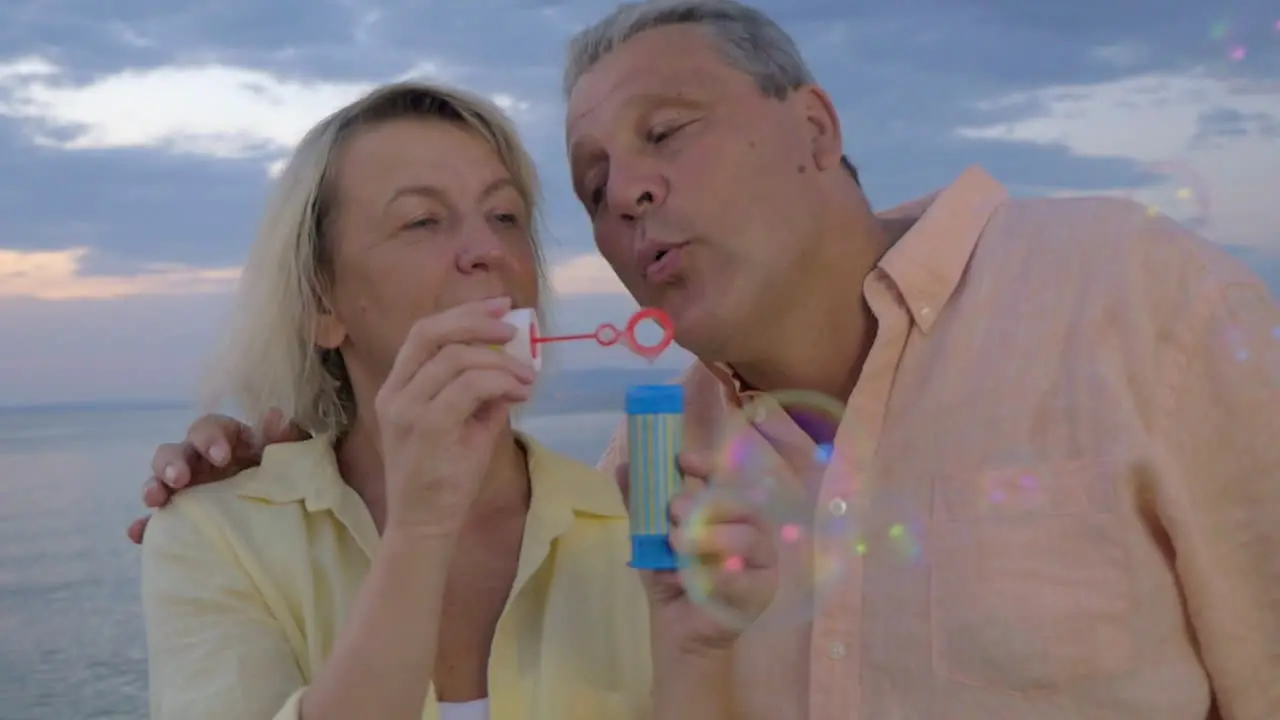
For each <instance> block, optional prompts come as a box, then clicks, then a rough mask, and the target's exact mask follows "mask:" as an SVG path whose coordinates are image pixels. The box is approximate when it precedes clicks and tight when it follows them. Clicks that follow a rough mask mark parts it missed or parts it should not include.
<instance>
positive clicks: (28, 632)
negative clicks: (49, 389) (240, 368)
mask: <svg viewBox="0 0 1280 720" xmlns="http://www.w3.org/2000/svg"><path fill="white" fill-rule="evenodd" d="M194 417H195V412H194V411H193V410H192V409H190V408H187V407H181V406H178V407H109V406H104V407H87V408H86V407H81V408H67V407H58V408H25V409H2V408H0V720H125V719H126V718H127V719H128V720H137V719H138V718H146V717H147V659H146V638H145V635H144V630H143V623H142V614H141V610H140V601H139V597H138V588H139V577H138V575H139V557H138V551H139V548H138V547H137V546H135V545H133V544H132V543H131V542H129V540H128V538H126V537H125V528H126V527H127V526H128V524H129V523H130V522H131V521H132V520H133V519H134V518H135V517H138V516H139V515H140V514H141V512H142V510H143V508H142V501H141V497H140V492H141V488H142V483H143V481H144V480H145V479H146V478H147V477H148V475H149V474H150V473H149V466H150V461H151V455H152V452H153V451H154V449H155V447H156V445H158V444H159V443H162V442H169V441H176V440H180V439H181V438H182V437H183V435H184V434H185V431H186V427H187V425H189V424H190V422H191V421H192V420H193V419H194ZM620 418H621V415H619V414H618V413H616V412H577V413H560V414H545V415H534V416H530V417H528V418H525V419H523V420H521V421H520V423H519V425H520V426H521V428H522V429H524V430H525V431H527V432H529V433H530V434H532V435H533V436H534V437H536V438H538V440H539V441H541V442H542V443H544V444H546V445H548V446H550V447H552V448H554V449H556V450H559V451H561V452H563V453H566V454H568V455H570V456H572V457H575V458H578V459H580V460H582V461H584V462H587V463H592V464H594V463H595V461H596V460H598V459H599V457H600V454H601V453H602V452H603V451H604V447H605V444H606V442H607V441H608V438H609V435H610V433H611V432H612V430H613V428H614V427H615V426H616V424H617V422H618V421H619V419H620Z"/></svg>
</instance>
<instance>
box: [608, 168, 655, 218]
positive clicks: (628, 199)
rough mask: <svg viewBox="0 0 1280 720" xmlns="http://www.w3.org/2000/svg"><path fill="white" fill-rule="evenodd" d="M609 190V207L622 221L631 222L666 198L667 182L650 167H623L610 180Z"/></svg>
mask: <svg viewBox="0 0 1280 720" xmlns="http://www.w3.org/2000/svg"><path fill="white" fill-rule="evenodd" d="M609 192H610V195H611V197H610V198H609V207H611V208H614V212H616V213H617V214H618V217H619V218H621V219H622V220H623V222H627V223H632V222H635V221H637V220H639V219H640V218H642V217H644V215H645V213H647V212H649V211H651V210H652V209H653V208H655V207H657V206H659V205H661V204H662V203H663V202H664V201H665V200H666V197H667V183H666V181H665V179H664V178H663V176H662V175H661V174H659V173H658V172H656V171H655V170H653V169H652V168H645V167H637V168H635V169H634V170H631V171H627V170H625V169H623V170H620V171H619V172H617V173H616V176H615V178H614V179H612V180H610V182H609Z"/></svg>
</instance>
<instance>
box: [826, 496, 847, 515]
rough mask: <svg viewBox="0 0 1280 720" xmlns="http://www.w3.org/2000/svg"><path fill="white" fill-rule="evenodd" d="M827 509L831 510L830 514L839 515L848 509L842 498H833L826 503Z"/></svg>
mask: <svg viewBox="0 0 1280 720" xmlns="http://www.w3.org/2000/svg"><path fill="white" fill-rule="evenodd" d="M827 509H828V510H830V511H831V514H832V515H835V516H836V517H840V516H841V515H844V514H845V513H846V512H847V511H848V510H849V503H847V502H845V501H844V498H835V499H834V500H832V501H831V502H829V503H827Z"/></svg>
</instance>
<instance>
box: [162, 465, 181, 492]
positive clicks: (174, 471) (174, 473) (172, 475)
mask: <svg viewBox="0 0 1280 720" xmlns="http://www.w3.org/2000/svg"><path fill="white" fill-rule="evenodd" d="M177 479H178V468H176V467H174V466H172V465H166V466H165V468H164V482H165V484H166V485H168V486H169V487H173V481H174V480H177Z"/></svg>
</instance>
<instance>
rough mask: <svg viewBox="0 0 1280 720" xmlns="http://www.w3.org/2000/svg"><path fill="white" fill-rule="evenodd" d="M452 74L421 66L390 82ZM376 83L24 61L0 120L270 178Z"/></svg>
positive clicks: (68, 140)
mask: <svg viewBox="0 0 1280 720" xmlns="http://www.w3.org/2000/svg"><path fill="white" fill-rule="evenodd" d="M452 72H453V71H452V70H451V69H450V68H448V67H447V66H446V65H444V64H442V63H435V62H424V63H419V64H417V65H415V66H413V67H412V68H410V69H409V70H408V71H407V72H405V73H403V74H401V75H400V76H398V77H396V78H393V79H395V80H406V79H410V78H422V77H432V78H448V77H449V76H450V74H451V73H452ZM375 85H376V82H374V81H367V82H357V81H337V80H324V79H317V78H303V77H284V76H280V75H276V74H273V73H271V72H267V71H265V70H261V69H255V68H251V67H242V66H236V65H227V64H220V63H203V64H185V65H162V66H158V67H152V68H145V69H127V70H121V71H119V72H115V73H110V74H105V75H100V76H98V77H95V78H92V79H90V80H86V81H83V82H77V81H76V80H74V79H73V78H72V77H71V75H70V74H69V73H68V72H67V71H66V70H64V69H63V68H61V67H59V66H58V65H57V64H55V63H53V62H51V61H49V60H48V59H46V58H44V57H41V56H29V57H23V58H18V59H15V60H10V61H8V62H2V63H0V116H8V117H10V118H14V119H17V120H20V121H25V123H26V129H27V131H28V132H29V133H30V135H31V136H32V139H33V140H34V141H35V142H37V143H39V144H41V145H44V146H48V147H55V148H60V149H63V150H72V151H75V150H119V149H137V148H147V149H158V150H162V151H165V152H169V153H174V154H181V155H197V156H206V157H215V158H262V159H263V161H264V163H265V164H267V166H268V168H267V170H268V172H269V173H271V172H278V160H279V158H280V157H281V156H282V155H284V154H286V153H288V152H289V151H290V150H291V149H292V148H293V146H294V145H295V144H296V143H297V142H298V140H300V139H301V138H302V136H303V135H304V134H305V133H306V132H307V130H308V129H310V128H311V126H312V125H314V124H315V123H316V122H318V121H319V120H320V119H322V118H323V117H325V116H326V115H328V114H329V113H331V112H333V111H334V110H337V109H338V108H339V107H341V106H343V105H345V104H346V103H348V102H351V101H352V100H354V99H356V98H357V97H359V96H360V95H362V94H364V93H365V92H367V91H368V90H370V89H372V88H373V87H374V86H375ZM490 97H491V99H492V100H493V101H494V102H495V103H497V104H498V105H499V106H500V107H502V108H503V109H504V110H506V111H507V112H508V113H509V114H511V115H513V116H514V117H516V118H517V119H520V118H521V117H522V116H530V115H531V113H532V112H533V111H534V108H535V104H534V103H533V102H532V101H531V100H529V99H526V98H522V97H519V96H517V95H515V94H512V93H510V92H503V93H494V94H492V95H491V96H490Z"/></svg>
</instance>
